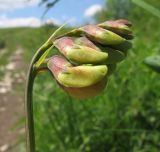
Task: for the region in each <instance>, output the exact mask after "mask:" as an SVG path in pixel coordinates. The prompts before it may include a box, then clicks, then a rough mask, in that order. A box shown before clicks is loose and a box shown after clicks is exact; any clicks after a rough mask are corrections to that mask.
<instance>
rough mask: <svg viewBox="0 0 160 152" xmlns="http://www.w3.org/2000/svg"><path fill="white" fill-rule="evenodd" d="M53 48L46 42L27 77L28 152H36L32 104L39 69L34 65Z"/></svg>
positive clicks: (33, 61)
mask: <svg viewBox="0 0 160 152" xmlns="http://www.w3.org/2000/svg"><path fill="white" fill-rule="evenodd" d="M51 46H52V43H49V42H46V43H45V44H44V45H42V47H41V48H40V49H39V50H38V51H37V52H36V53H35V55H34V57H33V59H32V61H31V64H30V67H29V71H28V76H27V85H26V90H25V109H26V117H27V121H26V126H27V127H26V132H27V152H35V134H34V116H33V103H32V91H33V84H34V80H35V78H36V75H37V69H36V68H35V67H34V64H35V63H36V62H37V61H38V60H39V58H40V57H41V55H42V54H43V53H44V52H45V51H46V50H47V49H48V48H50V47H51Z"/></svg>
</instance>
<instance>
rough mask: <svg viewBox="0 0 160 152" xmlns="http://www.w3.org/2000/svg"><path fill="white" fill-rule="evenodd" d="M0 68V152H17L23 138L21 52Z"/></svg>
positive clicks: (23, 78)
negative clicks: (0, 71)
mask: <svg viewBox="0 0 160 152" xmlns="http://www.w3.org/2000/svg"><path fill="white" fill-rule="evenodd" d="M2 52H3V51H2ZM0 68H1V70H2V72H3V73H4V74H3V76H2V77H0V152H15V151H16V152H17V151H19V150H17V148H18V147H19V141H20V138H22V137H25V127H24V126H25V125H24V124H25V123H24V122H25V119H24V94H23V92H24V91H23V88H24V83H25V69H26V66H25V64H24V63H23V50H22V49H18V50H17V51H16V52H15V53H14V54H13V55H11V57H10V58H9V60H8V63H7V65H5V66H1V65H0ZM18 90H19V91H18ZM20 120H24V121H22V123H20ZM23 145H25V144H23Z"/></svg>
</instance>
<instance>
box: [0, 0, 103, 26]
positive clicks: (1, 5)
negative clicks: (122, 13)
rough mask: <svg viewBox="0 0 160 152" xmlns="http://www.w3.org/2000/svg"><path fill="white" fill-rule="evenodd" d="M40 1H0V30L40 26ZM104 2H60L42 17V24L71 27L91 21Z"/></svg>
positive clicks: (99, 0)
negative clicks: (67, 25) (52, 23)
mask: <svg viewBox="0 0 160 152" xmlns="http://www.w3.org/2000/svg"><path fill="white" fill-rule="evenodd" d="M39 3H40V0H0V28H7V27H20V26H31V27H39V26H41V25H42V20H41V18H42V14H43V12H44V11H45V7H44V6H43V5H42V6H39ZM103 5H104V0H60V1H59V2H58V3H57V4H56V5H55V6H54V8H52V9H51V10H50V11H49V12H48V13H47V14H46V15H45V17H44V19H43V22H49V21H53V22H54V23H55V24H58V25H60V24H63V23H64V22H66V21H68V20H70V24H72V25H77V24H78V25H80V24H83V23H84V22H87V21H92V17H93V15H94V14H95V13H96V12H98V11H100V10H101V9H102V6H103Z"/></svg>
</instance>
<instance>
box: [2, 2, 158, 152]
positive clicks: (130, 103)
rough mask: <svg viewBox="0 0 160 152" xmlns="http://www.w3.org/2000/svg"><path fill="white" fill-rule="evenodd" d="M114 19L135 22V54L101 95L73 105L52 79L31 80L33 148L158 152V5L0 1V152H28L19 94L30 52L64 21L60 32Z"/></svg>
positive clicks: (65, 151)
mask: <svg viewBox="0 0 160 152" xmlns="http://www.w3.org/2000/svg"><path fill="white" fill-rule="evenodd" d="M118 18H126V19H128V20H130V21H131V22H132V23H133V28H132V29H133V31H134V35H135V38H134V40H133V48H132V49H131V50H129V52H128V56H127V59H126V60H125V61H123V62H121V63H120V64H119V66H118V68H117V70H116V71H115V73H114V74H113V76H111V78H110V81H109V84H108V87H107V88H106V89H105V90H104V91H103V92H102V93H101V94H100V95H99V96H97V97H95V98H92V99H88V100H86V101H80V100H76V99H74V98H71V97H69V96H68V95H67V94H66V93H65V92H63V91H62V90H61V89H59V87H58V86H57V85H56V83H55V82H54V80H53V79H52V77H51V75H50V74H41V75H40V76H39V77H38V78H37V79H36V82H35V86H34V117H35V129H36V149H37V152H56V151H58V152H159V150H160V74H159V73H158V70H155V69H159V66H160V58H159V59H157V58H158V56H159V55H160V1H159V0H144V1H139V0H81V1H77V0H14V1H13V0H0V152H26V149H25V114H24V113H25V112H24V88H25V80H26V73H27V69H28V65H29V62H30V60H31V58H32V56H33V54H34V53H35V51H36V50H37V49H38V48H39V47H40V46H41V45H42V44H43V43H44V42H45V41H46V40H47V39H48V37H49V36H50V35H51V34H52V33H53V32H54V31H55V29H57V28H58V27H59V26H60V25H61V24H63V23H64V22H65V21H67V20H70V23H69V25H67V26H66V27H65V28H64V30H63V31H62V32H66V31H68V30H69V29H70V28H73V27H78V26H81V25H83V24H87V23H97V22H102V21H105V20H109V19H118ZM150 56H151V59H150V60H149V61H150V62H145V61H146V58H148V57H150ZM152 56H153V57H154V58H152ZM155 57H156V60H155ZM147 61H148V60H147ZM145 63H146V64H145ZM147 65H148V66H147ZM155 67H156V68H155ZM159 71H160V70H159Z"/></svg>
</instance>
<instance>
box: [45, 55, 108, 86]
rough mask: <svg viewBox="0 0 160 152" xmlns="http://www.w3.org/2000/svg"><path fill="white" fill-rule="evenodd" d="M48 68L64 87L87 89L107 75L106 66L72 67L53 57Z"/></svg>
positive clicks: (60, 58) (65, 61) (61, 59)
mask: <svg viewBox="0 0 160 152" xmlns="http://www.w3.org/2000/svg"><path fill="white" fill-rule="evenodd" d="M48 68H49V69H50V71H51V72H52V73H53V75H54V76H55V78H56V79H57V81H58V82H59V83H60V84H61V85H63V86H65V87H76V88H80V87H88V86H91V85H94V84H96V83H98V82H99V81H101V80H102V79H103V78H104V77H105V76H106V74H107V70H108V69H107V66H106V65H97V66H92V65H81V66H75V67H74V66H72V65H71V64H70V63H69V62H68V61H67V60H65V59H64V58H62V57H59V56H54V57H52V58H51V59H50V60H49V62H48Z"/></svg>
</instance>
